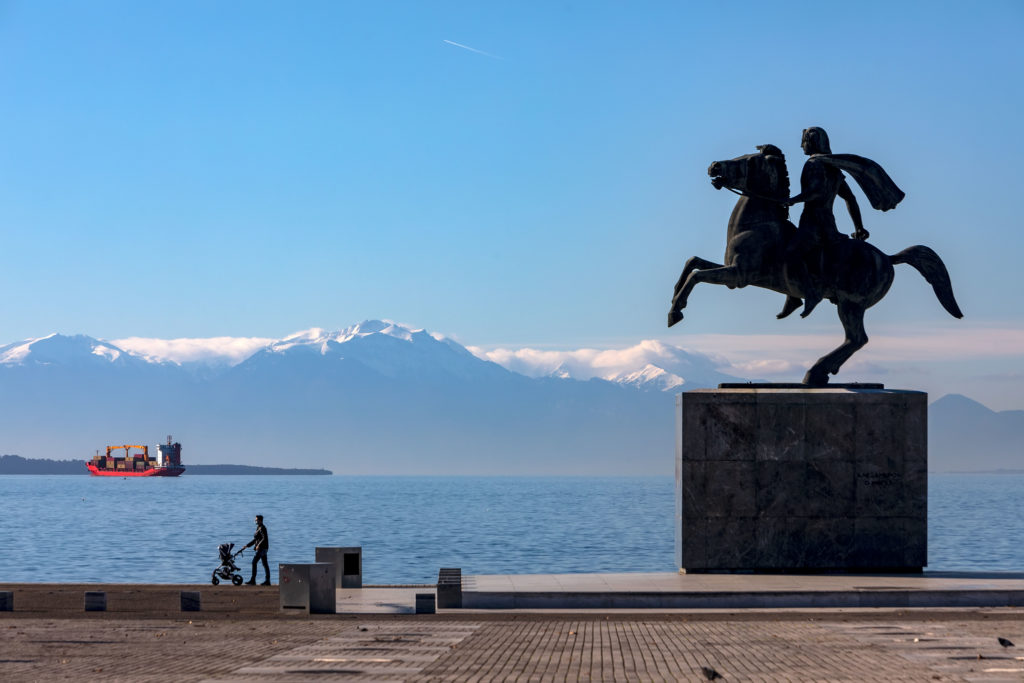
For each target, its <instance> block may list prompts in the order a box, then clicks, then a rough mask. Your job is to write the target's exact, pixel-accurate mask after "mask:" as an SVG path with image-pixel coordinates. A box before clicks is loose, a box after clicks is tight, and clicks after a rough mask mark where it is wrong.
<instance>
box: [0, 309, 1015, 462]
mask: <svg viewBox="0 0 1024 683" xmlns="http://www.w3.org/2000/svg"><path fill="white" fill-rule="evenodd" d="M644 344H645V345H648V346H647V347H645V348H644V349H642V352H641V353H637V354H634V355H631V358H633V361H634V362H635V367H628V366H623V365H622V364H621V363H620V364H618V365H613V366H608V365H604V366H602V365H600V364H599V363H592V364H591V365H586V364H585V363H581V362H566V363H561V364H559V365H558V366H556V367H552V368H550V369H548V370H547V371H546V372H544V374H539V375H538V374H537V373H536V371H535V372H533V373H532V374H531V376H528V375H526V374H521V373H520V372H516V371H513V370H512V369H509V368H507V367H503V366H502V365H498V364H496V363H494V362H490V361H488V360H485V359H483V358H481V357H479V356H478V355H476V354H474V353H473V352H472V351H470V350H469V349H467V348H466V347H464V346H462V345H461V344H459V343H458V342H456V341H454V340H452V339H449V338H445V337H441V336H437V335H432V334H430V333H428V332H427V331H425V330H420V329H412V328H409V327H406V326H403V325H399V324H396V323H392V322H387V321H377V320H372V321H366V322H363V323H360V324H358V325H354V326H351V327H348V328H345V329H343V330H338V331H326V330H323V329H319V328H314V329H311V330H307V331H304V332H300V333H297V334H294V335H291V336H289V337H286V338H284V339H280V340H260V341H258V342H257V343H255V344H254V345H253V347H254V348H253V349H252V352H251V353H249V352H248V351H247V352H246V353H244V354H238V353H237V348H236V350H235V351H234V352H233V353H232V354H231V355H230V358H228V357H224V358H220V359H219V361H218V358H217V357H214V358H212V360H211V357H210V355H209V354H207V355H206V356H204V357H203V358H202V359H199V360H187V359H186V360H182V359H181V358H178V359H175V358H173V354H163V356H161V354H160V353H154V352H153V351H152V349H146V348H142V346H144V345H141V342H139V341H138V340H135V341H134V342H132V341H131V340H125V341H124V342H122V343H121V344H118V343H115V342H111V341H103V340H99V339H95V338H92V337H87V336H84V335H74V336H65V335H59V334H54V335H50V336H47V337H43V338H39V339H32V340H26V341H22V342H17V343H13V344H8V345H6V346H0V452H5V453H17V454H19V455H22V456H24V457H30V458H53V459H65V458H82V459H85V458H88V457H90V456H91V455H92V454H93V452H94V451H95V450H96V449H103V448H105V446H107V445H113V444H122V443H143V444H154V443H156V442H158V441H162V440H163V438H164V436H165V435H167V434H168V433H172V434H173V437H174V438H175V440H178V441H181V443H182V444H183V446H184V448H183V457H184V459H185V461H186V464H188V463H190V462H191V463H195V464H209V463H235V464H246V465H260V466H277V467H323V468H327V469H331V470H333V471H334V472H335V473H336V474H410V475H412V474H415V475H429V474H438V475H450V474H508V475H534V474H537V475H580V474H587V475H618V474H671V473H672V471H673V466H674V456H673V453H674V444H673V438H674V416H673V410H674V403H675V399H674V395H675V393H678V392H679V391H681V390H683V389H689V388H699V387H709V386H716V385H717V384H718V383H720V382H730V381H732V382H738V381H744V378H740V377H734V376H731V375H728V374H724V373H722V372H720V371H719V370H718V369H717V367H718V365H719V364H718V363H716V362H715V361H714V360H713V359H711V358H709V357H707V356H705V355H703V354H699V353H693V352H689V351H685V350H683V349H679V348H676V347H670V346H666V345H661V344H659V343H658V342H644ZM235 346H236V347H237V345H235ZM509 366H510V367H513V368H514V367H516V366H515V365H514V363H509ZM936 411H938V414H939V415H940V416H941V417H940V419H938V420H937V419H935V416H936ZM986 411H987V412H986ZM932 413H933V419H932V420H931V429H930V432H931V434H932V438H931V439H930V442H931V444H932V446H931V457H932V466H933V469H942V470H945V469H982V467H980V466H979V465H981V464H984V465H985V467H984V468H985V469H998V468H1011V469H1012V468H1019V467H1024V465H1022V464H1020V463H1017V462H1016V456H1017V453H1018V450H1019V449H1018V448H1017V446H1016V444H1018V443H1020V442H1021V437H1022V436H1024V419H1021V417H1020V416H1016V414H1017V413H1020V415H1022V416H1024V412H1021V411H1009V413H1013V414H1012V415H1008V416H1007V415H1006V414H1004V413H992V411H988V409H987V408H985V407H984V406H981V405H980V404H977V403H974V402H971V401H970V400H969V399H966V398H963V397H946V398H944V399H941V400H940V401H938V402H936V404H935V405H934V406H933V407H932ZM993 416H994V417H993ZM957 425H959V426H957ZM994 425H998V427H995V426H994ZM950 431H952V432H953V434H949V433H947V432H950ZM986 439H988V441H986ZM978 448H982V449H984V450H985V452H986V453H987V454H988V455H987V456H986V457H985V458H981V459H979V458H974V457H965V456H966V455H967V454H969V453H972V452H974V449H978ZM958 463H960V464H959V465H958ZM968 463H969V464H970V467H967V466H966V465H967V464H968Z"/></svg>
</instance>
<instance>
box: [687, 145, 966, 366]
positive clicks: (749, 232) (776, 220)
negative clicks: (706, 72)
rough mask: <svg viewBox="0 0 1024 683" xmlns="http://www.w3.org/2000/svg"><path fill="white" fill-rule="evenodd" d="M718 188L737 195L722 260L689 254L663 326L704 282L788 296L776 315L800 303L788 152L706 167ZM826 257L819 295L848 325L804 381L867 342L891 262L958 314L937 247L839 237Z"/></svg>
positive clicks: (766, 150) (774, 150)
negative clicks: (886, 247) (889, 246)
mask: <svg viewBox="0 0 1024 683" xmlns="http://www.w3.org/2000/svg"><path fill="white" fill-rule="evenodd" d="M708 175H709V176H711V178H712V184H713V185H714V186H715V187H716V188H721V187H726V188H728V189H731V190H733V191H734V192H736V193H737V194H740V195H742V196H741V197H740V199H739V201H737V202H736V207H735V208H734V209H733V211H732V215H731V216H730V217H729V228H728V233H727V239H728V243H727V245H726V248H725V264H724V265H723V264H720V263H715V262H713V261H708V260H707V259H703V258H700V257H697V256H694V257H692V258H690V259H689V260H688V261H687V262H686V266H685V267H684V268H683V272H682V274H681V275H680V276H679V280H678V282H676V286H675V291H674V293H673V297H672V308H671V309H669V313H668V326H669V327H672V326H673V325H675V324H676V323H678V322H679V321H680V320H682V319H683V313H682V309H684V308H686V302H687V300H688V298H689V296H690V292H691V291H693V288H694V287H695V286H696V285H697V284H698V283H701V282H709V283H712V284H716V285H726V286H727V287H729V288H730V289H732V288H734V287H746V286H747V285H754V286H755V287H764V288H765V289H771V290H774V291H776V292H780V293H782V294H785V295H786V296H787V299H786V305H785V307H784V308H783V310H782V312H781V313H779V315H778V316H777V317H779V318H783V317H785V316H787V315H789V314H790V313H791V312H792V311H793V310H795V308H796V307H798V306H799V299H800V298H803V296H804V292H802V291H801V290H800V282H799V278H798V277H795V273H794V277H789V273H788V271H789V270H790V268H791V267H792V266H791V265H790V264H792V259H794V258H797V256H794V255H793V252H792V250H790V249H789V245H790V244H791V243H792V241H793V239H794V238H795V237H796V227H795V226H794V225H793V224H792V223H791V222H790V221H789V209H788V207H787V205H786V201H787V199H788V197H789V174H788V172H787V170H786V159H785V157H784V156H783V154H782V152H781V151H780V150H779V148H778V147H776V146H774V145H761V146H759V147H758V152H757V153H756V154H747V155H744V156H740V157H736V158H735V159H730V160H727V161H716V162H713V163H712V164H711V166H710V167H708ZM824 251H825V253H824V257H825V263H827V264H829V268H828V269H827V271H828V272H826V273H824V276H823V277H824V282H823V284H824V287H823V291H822V294H823V295H824V296H825V297H826V298H827V299H828V300H829V301H831V302H832V303H834V304H835V305H836V306H837V308H838V309H839V320H840V321H841V322H842V324H843V329H844V330H845V331H846V339H845V340H844V341H843V343H842V345H840V346H839V347H838V348H836V349H835V350H833V351H832V352H830V353H828V354H826V355H824V356H822V357H821V358H819V359H818V360H817V362H815V364H814V365H813V366H811V368H810V370H808V371H807V374H806V375H804V380H803V381H804V384H807V385H809V386H825V385H827V384H828V376H829V374H832V375H835V374H836V373H838V372H839V368H840V367H842V365H843V363H845V362H846V361H847V360H849V359H850V356H852V355H853V354H854V353H855V352H856V351H857V350H859V349H860V348H862V347H863V346H864V345H865V344H867V342H868V335H867V333H866V332H865V331H864V311H865V310H867V309H868V308H871V307H872V306H874V305H875V304H876V303H878V302H879V301H881V299H882V297H884V296H885V294H886V292H888V291H889V287H890V285H892V281H893V277H894V272H893V264H897V263H908V264H910V265H911V266H913V267H914V268H915V269H916V270H917V271H918V272H919V273H921V275H923V276H924V278H925V279H926V280H927V281H928V283H929V284H930V285H931V286H932V289H933V290H934V291H935V296H937V297H938V299H939V303H941V304H942V307H943V308H945V309H946V311H948V312H949V314H950V315H952V316H953V317H955V318H962V317H963V313H961V312H960V307H959V306H958V305H957V303H956V299H955V298H954V296H953V288H952V285H951V284H950V281H949V273H948V272H947V271H946V266H945V265H944V264H943V263H942V259H940V258H939V256H938V254H936V253H935V252H934V251H932V250H931V249H929V248H928V247H925V246H920V245H918V246H914V247H908V248H907V249H904V250H903V251H901V252H899V253H898V254H894V255H892V256H888V255H886V254H885V253H883V252H882V251H880V250H879V249H877V248H876V247H874V246H872V245H871V244H868V243H867V242H864V241H860V240H855V239H849V238H847V237H843V238H841V239H839V240H836V241H833V242H831V243H829V244H827V245H825V248H824Z"/></svg>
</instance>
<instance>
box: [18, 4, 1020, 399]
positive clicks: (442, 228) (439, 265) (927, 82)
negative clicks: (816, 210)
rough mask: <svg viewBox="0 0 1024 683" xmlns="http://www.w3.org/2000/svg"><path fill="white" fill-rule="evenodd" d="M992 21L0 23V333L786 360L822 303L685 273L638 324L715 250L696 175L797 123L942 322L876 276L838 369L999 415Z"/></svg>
mask: <svg viewBox="0 0 1024 683" xmlns="http://www.w3.org/2000/svg"><path fill="white" fill-rule="evenodd" d="M1022 29H1024V4H1021V3H1020V2H985V3H973V4H968V3H942V2H920V3H917V2H898V3H895V2H891V1H890V2H862V3H847V4H839V3H834V4H833V3H828V4H826V3H771V4H768V3H730V4H728V5H723V4H714V3H682V2H664V3H623V2H608V3H600V2H585V3H584V2H580V3H543V2H536V3H534V2H528V3H527V2H507V3H499V2H487V3H479V2H478V3H470V2H465V3H444V2H410V3H399V2H381V3H365V2H323V3H316V2H302V3H259V2H235V3H229V2H195V3H190V2H173V3H172V2H147V3H139V2H113V1H109V2H70V3H62V2H0V130H2V131H3V135H2V137H0V141H2V142H0V235H2V238H3V241H2V244H0V259H2V267H0V288H2V291H3V293H4V296H3V298H2V305H0V343H4V342H7V341H13V340H17V339H22V338H27V337H35V336H42V335H44V334H47V333H49V332H52V331H61V332H66V333H85V334H90V335H93V336H97V337H102V338H108V339H114V338H118V337H130V336H143V337H163V338H171V337H212V336H266V337H280V336H284V335H286V334H288V333H290V332H294V331H296V330H299V329H304V328H308V327H311V326H315V325H318V326H324V327H342V326H345V325H348V324H350V323H353V322H357V321H359V320H362V319H366V318H382V317H386V318H391V319H394V320H399V321H404V322H409V323H412V324H416V325H420V326H424V327H428V328H429V329H432V330H436V331H438V332H442V333H446V334H451V335H453V336H456V337H457V338H458V339H459V340H460V341H463V342H464V343H467V344H473V345H476V346H479V347H483V348H496V347H502V348H517V347H523V346H530V347H535V348H566V349H568V348H577V347H580V346H594V347H601V348H605V347H616V346H619V347H622V346H628V345H631V344H635V343H637V342H638V341H639V340H642V339H660V340H662V341H664V342H666V343H670V344H675V345H679V346H684V347H687V348H693V349H696V350H701V351H705V352H716V353H724V354H726V355H727V356H728V355H730V354H734V353H735V354H739V355H742V354H743V353H746V354H747V356H749V359H751V361H752V362H753V361H754V360H756V359H757V357H758V356H759V354H758V351H759V350H760V347H759V348H755V349H754V350H747V351H743V352H741V351H740V350H739V349H741V348H745V347H746V346H749V342H750V340H752V339H756V340H757V343H758V344H761V343H763V345H764V347H763V348H764V350H763V352H762V353H760V356H763V357H764V358H767V359H777V360H778V359H783V357H784V356H785V357H786V358H788V357H789V356H787V354H790V355H792V349H793V348H795V347H799V346H800V340H801V339H803V340H810V341H809V342H808V343H810V345H811V348H810V350H809V351H807V352H804V351H803V350H802V347H801V350H800V351H799V353H801V354H804V355H803V356H801V357H804V356H806V355H807V353H810V354H812V355H811V356H810V357H807V358H806V360H811V359H812V358H813V357H814V356H816V355H820V353H824V352H825V351H827V350H829V349H830V348H831V347H832V346H834V344H833V343H832V342H830V341H828V340H829V339H831V338H832V337H834V338H835V343H838V341H839V340H840V335H841V329H840V327H839V324H838V321H837V319H836V317H835V313H834V308H833V307H831V306H829V305H827V304H826V305H823V306H821V307H819V309H818V310H817V311H816V312H815V314H814V316H812V317H811V318H810V319H808V320H799V319H798V318H797V317H796V316H794V317H793V319H789V320H786V321H781V322H780V321H776V320H775V319H774V313H775V312H776V311H777V310H778V308H779V307H780V305H781V297H780V296H779V295H777V294H773V293H769V292H761V291H755V290H753V289H751V288H748V289H746V290H734V291H729V290H726V289H724V288H715V287H710V286H709V287H705V288H703V289H701V288H698V290H697V291H696V292H695V293H694V295H693V296H692V298H691V303H690V307H689V308H688V309H687V318H686V320H685V321H684V323H682V324H681V325H679V326H677V327H675V328H673V329H672V330H667V329H665V327H664V320H665V314H666V312H667V308H668V301H669V297H670V295H671V288H672V285H673V284H674V282H675V279H676V277H677V276H678V272H679V270H680V268H681V267H682V264H683V262H684V261H685V259H686V258H687V257H689V256H691V255H694V254H697V255H701V256H705V257H708V258H711V259H718V258H720V257H721V254H722V251H723V249H724V246H725V225H726V221H727V219H728V215H729V212H730V210H731V208H732V205H733V199H734V197H733V196H732V195H728V194H726V193H724V192H716V191H714V190H713V189H712V188H711V186H710V184H709V182H708V179H707V175H706V168H707V166H708V164H709V163H710V162H711V161H713V160H716V159H725V158H731V157H734V156H738V155H740V154H745V153H748V152H751V151H753V148H754V145H757V144H762V143H765V142H772V143H774V144H777V145H779V146H780V147H782V149H783V150H784V152H785V153H786V154H787V157H788V160H789V165H790V172H791V174H792V175H793V176H794V177H797V176H798V174H799V167H800V165H801V164H802V162H803V157H802V155H801V152H800V148H799V141H800V131H801V129H803V128H804V127H806V126H810V125H820V126H823V127H825V128H826V129H827V130H828V131H829V134H830V136H831V139H832V146H833V149H834V151H836V152H852V153H857V154H861V155H864V156H867V157H870V158H872V159H874V160H876V161H878V162H879V163H881V164H882V165H883V166H884V167H885V168H886V170H887V171H888V172H889V173H890V175H891V176H892V177H893V178H894V179H895V180H896V182H897V183H898V184H899V185H900V186H901V187H902V188H903V189H904V190H905V191H906V192H907V198H906V200H905V201H904V202H903V203H902V204H901V205H900V206H899V207H897V209H895V210H894V211H890V212H887V213H885V214H882V213H879V212H876V211H872V210H871V209H870V208H869V207H868V204H867V202H866V200H864V199H863V197H862V196H861V206H862V208H863V210H864V211H865V223H866V226H867V228H868V229H869V230H870V231H871V233H872V242H873V243H874V244H875V245H876V246H878V247H880V248H881V249H883V250H884V251H886V252H888V253H895V252H896V251H899V250H901V249H903V248H904V247H906V246H909V245H912V244H926V245H929V246H931V247H932V248H934V249H935V250H936V251H937V252H938V253H939V254H940V255H941V256H942V257H943V258H944V259H945V261H946V263H947V266H948V267H949V270H950V272H951V274H952V277H953V282H954V288H955V291H956V293H957V296H958V298H959V301H960V304H961V307H962V308H963V309H964V312H965V314H966V316H967V317H966V318H965V319H964V320H962V321H955V320H953V319H951V318H949V317H948V316H947V315H946V313H945V312H944V311H943V310H942V309H941V308H940V307H939V305H938V303H937V302H936V301H935V299H934V297H933V295H932V293H931V290H930V288H929V287H928V286H927V285H926V284H925V283H924V281H923V279H921V278H920V276H918V275H917V274H916V273H915V272H914V271H912V270H911V269H910V268H909V267H907V266H901V267H899V268H898V271H897V276H896V282H895V284H894V285H893V288H892V290H891V291H890V294H889V296H888V297H887V298H886V300H885V301H883V302H882V303H880V304H879V305H878V306H876V307H875V308H874V309H872V310H871V311H869V313H868V317H867V329H868V333H869V335H871V336H872V343H871V344H870V345H869V346H868V348H867V349H865V350H864V351H862V352H861V354H858V360H859V361H861V362H862V364H861V367H862V372H863V373H865V374H864V375H863V376H857V377H854V376H846V377H845V379H848V380H852V379H862V378H868V377H869V376H870V378H872V379H875V378H877V377H881V376H887V377H888V378H889V379H888V380H887V383H891V382H899V383H902V384H903V385H906V386H908V387H910V388H913V387H916V386H923V387H926V388H929V390H931V391H941V392H946V391H958V390H962V392H963V393H968V394H969V395H973V396H976V397H979V398H982V399H984V400H986V401H987V402H988V403H989V404H990V405H993V406H994V407H995V406H998V407H1015V408H1024V390H1022V389H1021V388H1020V387H1021V386H1024V346H1022V345H1021V339H1022V338H1024V337H1022V336H1021V334H1022V330H1024V301H1022V297H1021V293H1022V287H1021V283H1022V276H1021V268H1020V266H1019V264H1020V262H1021V258H1022V253H1024V250H1022V248H1021V247H1022V237H1021V230H1020V228H1021V227H1022V226H1021V219H1020V215H1021V211H1020V208H1019V206H1018V202H1019V197H1020V196H1021V190H1020V188H1021V187H1022V186H1024V171H1022V158H1024V155H1022V152H1024V142H1022V138H1021V135H1020V134H1019V128H1020V123H1019V121H1020V112H1021V111H1022V110H1024V101H1022V100H1024V94H1022V90H1024V89H1022V87H1021V84H1022V82H1024V79H1022V75H1024V68H1022V67H1024V47H1022V45H1024V41H1022V40H1021V38H1020V36H1021V32H1022ZM446 41H450V42H446ZM452 43H458V44H460V45H463V46H468V47H471V48H473V50H469V49H465V48H463V47H459V46H457V45H453V44H452ZM474 50H478V51H480V52H476V51H474ZM482 53H486V54H482ZM837 208H839V209H840V211H839V213H840V214H841V213H842V210H841V207H837ZM796 215H797V214H796V213H794V219H795V218H796ZM839 221H840V227H841V228H842V227H844V226H846V225H848V224H849V221H848V219H847V218H846V217H845V216H843V215H839ZM754 335H757V336H756V337H755V336H754ZM780 335H785V336H780ZM885 339H890V340H898V341H900V344H903V346H902V347H901V348H908V347H909V348H910V349H913V348H915V347H914V344H915V341H914V340H915V339H917V340H918V341H920V342H922V344H921V348H922V351H921V354H920V355H919V356H914V354H913V353H912V352H907V351H904V352H903V355H902V356H900V355H899V354H896V355H895V356H894V355H893V354H892V353H888V352H886V351H885V349H886V348H887V347H886V346H885V344H884V343H882V342H883V340H885ZM821 340H824V341H821ZM936 340H937V341H936ZM924 342H927V343H924ZM815 344H819V346H815ZM820 344H824V346H820ZM900 344H896V346H900ZM890 346H892V344H890ZM925 346H927V349H925V348H924V347H925ZM876 349H877V350H876ZM887 353H888V355H887ZM872 354H874V355H872ZM908 355H909V357H908ZM747 356H744V358H746V357H747ZM872 373H873V374H872ZM915 373H916V374H915ZM800 374H802V373H796V376H795V377H793V379H798V377H799V375H800ZM876 376H877V377H876Z"/></svg>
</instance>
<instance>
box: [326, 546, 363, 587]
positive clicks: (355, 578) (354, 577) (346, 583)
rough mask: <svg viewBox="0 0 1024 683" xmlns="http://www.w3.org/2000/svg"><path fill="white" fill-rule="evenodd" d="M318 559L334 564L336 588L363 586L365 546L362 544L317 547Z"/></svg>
mask: <svg viewBox="0 0 1024 683" xmlns="http://www.w3.org/2000/svg"><path fill="white" fill-rule="evenodd" d="M316 561H317V562H330V563H331V564H333V565H334V567H335V578H334V585H335V587H336V588H362V587H363V548H362V547H361V546H349V547H345V548H317V549H316Z"/></svg>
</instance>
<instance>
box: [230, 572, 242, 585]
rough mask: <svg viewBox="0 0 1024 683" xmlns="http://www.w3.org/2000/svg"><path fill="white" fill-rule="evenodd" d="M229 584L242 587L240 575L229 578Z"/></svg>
mask: <svg viewBox="0 0 1024 683" xmlns="http://www.w3.org/2000/svg"><path fill="white" fill-rule="evenodd" d="M231 583H233V584H235V585H236V586H241V585H242V575H241V574H235V575H234V576H232V577H231Z"/></svg>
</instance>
